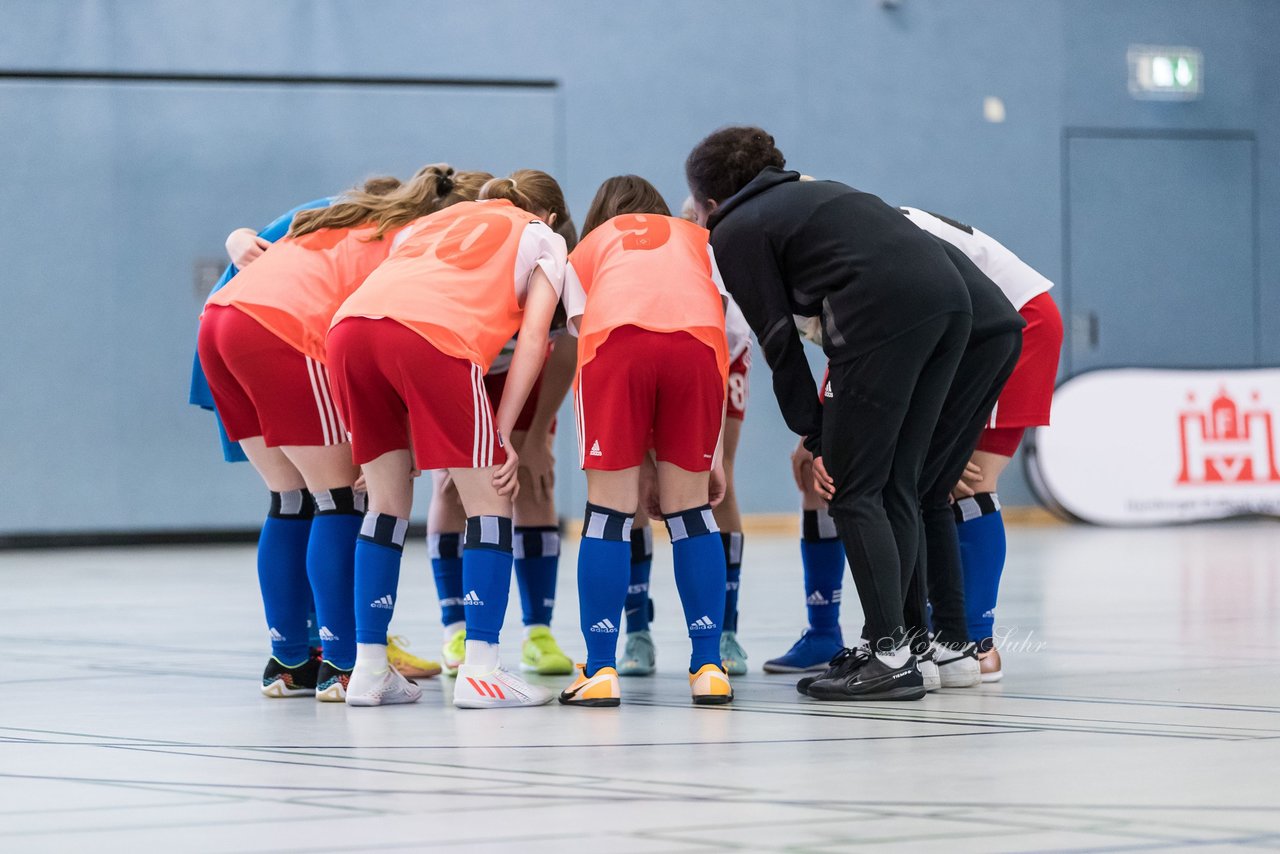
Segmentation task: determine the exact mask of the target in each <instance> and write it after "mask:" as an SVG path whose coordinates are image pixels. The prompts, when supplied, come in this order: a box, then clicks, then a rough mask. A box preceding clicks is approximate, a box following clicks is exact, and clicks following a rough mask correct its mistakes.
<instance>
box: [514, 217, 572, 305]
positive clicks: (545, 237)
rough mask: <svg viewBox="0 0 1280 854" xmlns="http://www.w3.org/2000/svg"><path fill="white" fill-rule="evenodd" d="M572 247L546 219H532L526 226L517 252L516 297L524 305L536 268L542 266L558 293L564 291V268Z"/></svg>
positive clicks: (558, 294)
mask: <svg viewBox="0 0 1280 854" xmlns="http://www.w3.org/2000/svg"><path fill="white" fill-rule="evenodd" d="M568 256H569V250H568V248H567V247H566V246H565V242H564V238H563V237H561V236H560V235H558V234H556V233H555V232H554V231H552V230H551V227H550V226H549V225H547V224H546V223H544V222H537V221H534V222H531V223H529V224H528V225H526V226H525V227H524V232H523V233H522V234H521V235H520V246H519V248H518V249H517V251H516V280H515V286H516V300H517V301H519V303H520V305H524V298H525V294H527V293H528V292H529V280H530V278H532V276H533V271H534V270H535V269H537V268H539V267H541V268H542V272H544V273H546V274H547V279H549V280H550V281H551V287H553V288H555V291H556V296H557V297H558V296H560V295H561V294H562V293H563V292H564V271H565V266H566V265H567V263H568Z"/></svg>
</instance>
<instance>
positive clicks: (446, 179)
mask: <svg viewBox="0 0 1280 854" xmlns="http://www.w3.org/2000/svg"><path fill="white" fill-rule="evenodd" d="M436 192H437V195H440V196H447V195H449V194H450V193H452V192H453V176H452V175H441V176H440V178H439V179H438V180H437V181H436Z"/></svg>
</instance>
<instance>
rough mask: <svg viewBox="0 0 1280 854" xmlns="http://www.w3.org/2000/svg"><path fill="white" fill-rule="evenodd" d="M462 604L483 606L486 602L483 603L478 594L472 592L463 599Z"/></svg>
mask: <svg viewBox="0 0 1280 854" xmlns="http://www.w3.org/2000/svg"><path fill="white" fill-rule="evenodd" d="M462 604H463V605H483V604H484V602H482V601H481V600H480V597H479V596H477V595H476V592H475V591H474V590H472V591H471V592H470V593H468V594H467V595H466V596H463V597H462Z"/></svg>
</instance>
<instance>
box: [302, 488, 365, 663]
mask: <svg viewBox="0 0 1280 854" xmlns="http://www.w3.org/2000/svg"><path fill="white" fill-rule="evenodd" d="M312 497H313V498H314V499H315V503H316V518H315V520H314V521H312V523H311V539H310V540H309V541H308V542H307V577H308V578H310V579H311V589H312V590H313V591H314V592H315V600H316V612H317V617H318V623H319V636H320V644H321V646H322V647H323V649H324V658H325V660H326V661H328V662H329V663H330V664H332V665H333V666H334V667H339V668H341V669H343V670H350V669H351V668H352V667H354V666H355V663H356V600H355V595H356V537H358V536H359V535H360V526H361V525H362V524H363V522H364V516H363V515H362V514H363V511H364V493H359V494H357V493H356V492H355V491H354V490H352V489H351V487H349V486H346V487H341V488H338V489H326V490H322V491H319V492H316V493H313V496H312Z"/></svg>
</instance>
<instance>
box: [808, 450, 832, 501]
mask: <svg viewBox="0 0 1280 854" xmlns="http://www.w3.org/2000/svg"><path fill="white" fill-rule="evenodd" d="M813 488H814V489H815V490H817V492H818V495H820V496H822V497H823V498H825V499H826V500H827V501H830V500H831V499H832V498H835V495H836V482H835V481H834V480H832V478H831V475H829V474H827V467H826V466H825V465H824V464H823V462H822V457H814V458H813Z"/></svg>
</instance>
